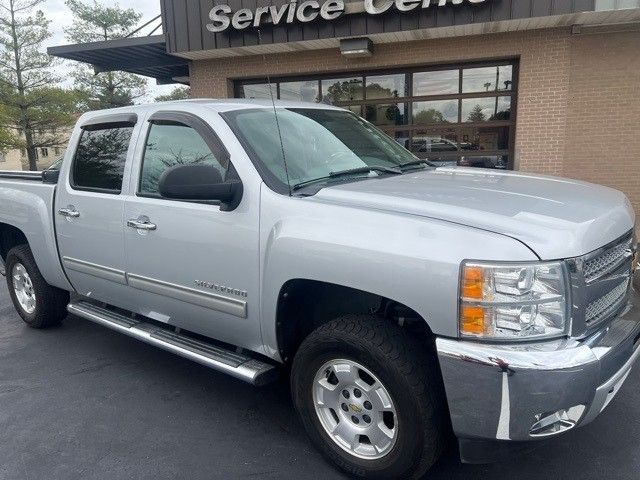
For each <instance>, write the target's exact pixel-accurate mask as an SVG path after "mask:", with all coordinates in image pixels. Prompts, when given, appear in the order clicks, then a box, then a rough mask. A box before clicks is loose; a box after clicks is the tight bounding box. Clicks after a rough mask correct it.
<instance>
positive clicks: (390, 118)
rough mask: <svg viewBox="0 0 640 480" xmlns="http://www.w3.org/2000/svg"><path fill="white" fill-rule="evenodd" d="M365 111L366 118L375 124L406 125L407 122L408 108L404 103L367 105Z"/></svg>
mask: <svg viewBox="0 0 640 480" xmlns="http://www.w3.org/2000/svg"><path fill="white" fill-rule="evenodd" d="M364 113H365V116H364V118H366V119H367V120H368V121H370V122H371V123H373V124H374V125H380V126H384V125H406V123H407V115H406V108H405V105H404V104H403V103H397V104H391V105H388V104H387V105H365V107H364Z"/></svg>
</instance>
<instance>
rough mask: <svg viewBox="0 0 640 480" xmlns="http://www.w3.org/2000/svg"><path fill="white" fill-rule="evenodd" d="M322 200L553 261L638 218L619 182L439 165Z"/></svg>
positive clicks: (326, 193)
mask: <svg viewBox="0 0 640 480" xmlns="http://www.w3.org/2000/svg"><path fill="white" fill-rule="evenodd" d="M314 198H315V199H316V200H319V201H327V202H331V203H338V204H343V205H347V206H353V207H359V208H367V209H376V210H382V211H387V212H394V213H401V214H408V215H419V216H423V217H428V218H435V219H439V220H444V221H448V222H454V223H458V224H462V225H467V226H470V227H474V228H480V229H483V230H487V231H491V232H495V233H499V234H503V235H507V236H510V237H513V238H515V239H517V240H519V241H521V242H523V243H525V244H526V245H527V246H528V247H529V248H531V249H532V250H533V251H534V252H535V253H536V254H537V255H538V256H539V257H540V258H541V259H546V260H550V259H559V258H569V257H575V256H579V255H583V254H585V253H588V252H590V251H593V250H595V249H597V248H599V247H601V246H603V245H605V244H607V243H608V242H610V241H612V240H615V239H616V238H618V237H620V236H622V235H624V234H625V233H627V232H628V231H629V230H630V229H631V228H633V226H634V220H635V217H634V212H633V209H632V207H631V205H630V203H629V201H628V200H627V198H626V197H625V195H624V194H623V193H621V192H619V191H617V190H613V189H611V188H607V187H603V186H600V185H594V184H590V183H586V182H580V181H576V180H569V179H564V178H556V177H548V176H543V175H532V174H525V173H513V172H500V171H495V170H483V169H478V168H460V167H446V168H436V169H432V170H420V171H416V172H411V173H406V174H404V175H397V176H391V177H385V178H380V179H369V180H365V181H360V182H352V183H347V184H342V185H335V186H331V187H327V188H324V189H322V190H321V191H320V192H318V193H317V194H316V195H315V197H314Z"/></svg>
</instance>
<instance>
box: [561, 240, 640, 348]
mask: <svg viewBox="0 0 640 480" xmlns="http://www.w3.org/2000/svg"><path fill="white" fill-rule="evenodd" d="M635 250H636V244H635V238H634V236H633V231H629V232H628V233H627V234H625V235H624V236H622V237H620V238H618V239H617V240H615V241H614V242H611V243H609V244H607V245H605V246H604V247H602V248H599V249H597V250H594V251H592V252H591V253H588V254H586V255H583V256H582V257H576V258H571V259H568V260H567V266H568V268H569V273H570V277H571V278H570V281H571V319H572V327H571V331H572V334H573V335H574V336H576V337H581V336H585V335H588V334H589V333H590V332H593V331H595V329H597V328H601V326H602V325H604V324H606V323H607V322H608V321H610V320H611V319H612V318H614V317H615V316H616V315H618V314H619V312H620V310H622V309H623V308H624V306H625V305H626V302H627V300H628V298H629V291H630V288H631V287H630V284H631V269H632V262H633V255H634V253H635Z"/></svg>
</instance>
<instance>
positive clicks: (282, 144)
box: [258, 28, 293, 196]
mask: <svg viewBox="0 0 640 480" xmlns="http://www.w3.org/2000/svg"><path fill="white" fill-rule="evenodd" d="M258 43H259V44H260V45H262V29H260V28H258ZM262 61H263V63H264V66H265V72H266V76H267V84H268V85H269V95H270V96H271V105H272V106H273V115H274V116H275V119H276V128H277V129H278V139H279V140H280V149H281V151H282V163H283V164H284V173H285V176H286V177H287V187H288V189H289V196H291V195H292V194H293V191H292V190H291V180H290V179H289V168H288V167H287V157H286V154H285V153H284V142H283V141H282V131H281V130H280V122H279V121H278V109H277V108H276V101H275V98H274V95H273V85H272V84H271V76H270V75H269V69H268V68H267V56H266V54H264V53H263V54H262Z"/></svg>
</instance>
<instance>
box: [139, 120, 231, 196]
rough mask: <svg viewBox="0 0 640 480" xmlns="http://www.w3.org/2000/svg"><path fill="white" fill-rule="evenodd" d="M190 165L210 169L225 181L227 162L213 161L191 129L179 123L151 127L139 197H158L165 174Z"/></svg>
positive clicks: (212, 157) (205, 145) (211, 154)
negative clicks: (161, 178)
mask: <svg viewBox="0 0 640 480" xmlns="http://www.w3.org/2000/svg"><path fill="white" fill-rule="evenodd" d="M221 162H222V163H221ZM191 163H204V164H209V165H213V166H214V167H216V168H217V169H218V170H220V174H221V175H222V178H225V174H226V171H227V166H228V165H227V162H226V161H225V160H224V159H218V158H216V156H215V155H214V154H213V152H212V151H211V149H210V148H209V146H208V145H207V144H206V142H205V141H204V140H203V138H202V137H201V136H200V134H199V133H198V132H196V131H195V130H194V129H193V128H191V127H188V126H186V125H183V124H181V123H152V124H151V128H150V130H149V135H148V136H147V143H146V145H145V149H144V157H143V160H142V172H141V175H140V188H139V193H140V194H142V195H151V196H157V195H158V181H159V180H160V176H161V175H162V173H163V172H164V171H165V170H167V169H168V168H171V167H173V166H175V165H188V164H191Z"/></svg>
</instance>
